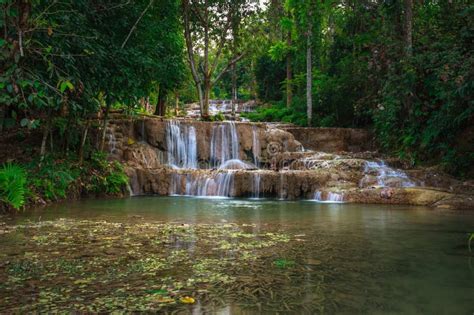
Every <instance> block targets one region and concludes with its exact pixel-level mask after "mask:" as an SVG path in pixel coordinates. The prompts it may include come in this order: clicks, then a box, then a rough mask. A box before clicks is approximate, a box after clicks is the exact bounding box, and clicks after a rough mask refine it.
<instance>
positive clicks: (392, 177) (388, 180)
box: [359, 161, 416, 187]
mask: <svg viewBox="0 0 474 315" xmlns="http://www.w3.org/2000/svg"><path fill="white" fill-rule="evenodd" d="M364 174H365V175H364V177H363V178H362V179H361V180H360V183H359V186H360V187H365V186H367V185H369V184H370V183H371V178H373V177H374V176H375V178H376V181H377V182H376V183H377V186H380V187H391V186H400V187H414V186H416V184H415V182H413V181H412V180H411V179H410V178H409V177H408V175H407V174H406V173H405V172H403V171H402V170H397V169H393V168H391V167H390V166H388V165H387V164H386V163H385V162H384V161H366V162H365V166H364Z"/></svg>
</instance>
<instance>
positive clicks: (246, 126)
mask: <svg viewBox="0 0 474 315" xmlns="http://www.w3.org/2000/svg"><path fill="white" fill-rule="evenodd" d="M293 129H294V128H293ZM293 129H292V128H289V129H288V130H292V132H295V134H298V135H300V136H301V137H303V136H306V142H307V144H308V147H310V148H311V149H312V150H311V151H309V150H306V151H303V150H301V149H302V146H301V142H299V141H297V140H296V139H295V136H294V134H293V133H292V132H289V131H286V129H284V128H283V127H280V126H278V125H271V124H264V123H249V122H236V121H218V122H217V121H216V122H204V121H198V120H190V119H173V120H170V119H162V118H150V117H146V118H143V119H138V120H135V121H131V120H119V119H116V120H113V119H112V120H111V121H110V125H109V126H108V128H107V134H106V137H107V138H106V140H108V142H107V143H106V144H108V149H109V153H110V154H109V159H117V160H120V161H122V162H123V163H124V164H125V169H126V172H127V174H128V176H129V177H130V188H131V191H132V193H133V194H134V195H144V194H158V195H186V196H201V197H248V198H256V199H258V198H264V197H265V198H278V199H282V200H295V199H307V200H314V201H316V202H323V203H329V202H331V203H341V202H348V203H387V204H416V205H427V204H430V203H438V202H439V201H440V200H443V199H446V198H447V197H449V196H452V195H453V194H457V193H458V192H457V191H459V194H464V195H469V193H472V191H473V190H472V189H471V186H469V185H467V184H464V183H459V182H456V181H455V179H452V178H448V177H446V176H443V175H442V174H439V173H436V170H427V169H412V170H406V171H404V170H401V169H397V168H396V167H394V166H393V165H397V164H398V163H399V162H397V161H396V160H393V165H392V164H391V165H389V164H388V163H387V162H385V161H383V160H381V159H379V157H380V155H379V154H378V153H377V152H371V151H344V150H335V151H330V150H328V151H324V152H322V151H318V150H317V147H316V146H315V145H312V146H311V143H313V142H314V143H320V144H321V143H323V142H324V141H327V142H332V143H333V144H334V145H333V146H329V145H327V146H326V148H343V149H344V148H352V147H356V148H357V147H360V148H362V147H364V146H363V144H362V143H361V142H362V141H365V140H364V139H367V137H365V136H364V137H359V136H360V134H361V132H362V131H357V132H356V131H354V132H353V131H351V130H335V129H327V128H326V129H321V130H320V129H318V128H306V129H305V128H303V129H298V130H296V131H295V130H293ZM303 131H305V133H303ZM310 140H311V141H310ZM323 140H324V141H323ZM348 141H349V142H348ZM420 183H423V186H421V184H420ZM469 189H471V192H470V191H469ZM450 198H451V197H450ZM461 199H462V197H459V198H458V199H454V198H453V199H452V200H454V201H456V200H461ZM465 199H466V198H464V199H462V200H465ZM454 201H453V202H454ZM456 202H457V201H456ZM473 206H474V205H473Z"/></svg>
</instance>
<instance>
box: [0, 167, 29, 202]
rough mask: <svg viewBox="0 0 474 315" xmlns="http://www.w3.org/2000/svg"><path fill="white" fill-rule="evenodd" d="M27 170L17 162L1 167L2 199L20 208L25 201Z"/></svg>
mask: <svg viewBox="0 0 474 315" xmlns="http://www.w3.org/2000/svg"><path fill="white" fill-rule="evenodd" d="M25 194H26V171H25V170H24V169H23V168H22V167H21V166H19V165H16V164H11V163H8V164H4V165H3V166H2V167H1V168H0V200H1V201H3V202H5V203H7V204H9V205H11V206H12V207H13V208H15V209H19V208H20V207H21V206H23V204H24V203H25Z"/></svg>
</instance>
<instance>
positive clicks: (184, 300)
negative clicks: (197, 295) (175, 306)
mask: <svg viewBox="0 0 474 315" xmlns="http://www.w3.org/2000/svg"><path fill="white" fill-rule="evenodd" d="M179 301H180V302H181V303H184V304H193V303H194V302H196V300H195V299H194V298H192V297H190V296H183V297H182V298H180V299H179Z"/></svg>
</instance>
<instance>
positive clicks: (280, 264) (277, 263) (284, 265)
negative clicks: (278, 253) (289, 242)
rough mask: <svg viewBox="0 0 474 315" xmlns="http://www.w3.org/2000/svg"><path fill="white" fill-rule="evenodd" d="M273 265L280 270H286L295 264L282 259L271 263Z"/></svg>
mask: <svg viewBox="0 0 474 315" xmlns="http://www.w3.org/2000/svg"><path fill="white" fill-rule="evenodd" d="M273 264H274V265H275V266H276V267H277V268H280V269H286V268H289V267H293V266H294V265H295V262H294V261H292V260H286V259H283V258H280V259H277V260H275V261H274V262H273Z"/></svg>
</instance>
